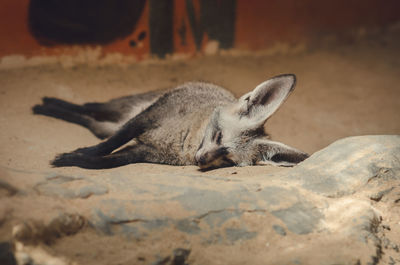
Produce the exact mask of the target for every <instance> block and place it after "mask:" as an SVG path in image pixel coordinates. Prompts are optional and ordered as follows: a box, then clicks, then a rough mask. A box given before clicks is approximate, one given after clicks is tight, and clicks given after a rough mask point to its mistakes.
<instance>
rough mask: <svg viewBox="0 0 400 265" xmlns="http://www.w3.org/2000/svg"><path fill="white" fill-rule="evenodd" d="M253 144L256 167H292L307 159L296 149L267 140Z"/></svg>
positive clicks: (304, 154) (306, 155) (258, 140)
mask: <svg viewBox="0 0 400 265" xmlns="http://www.w3.org/2000/svg"><path fill="white" fill-rule="evenodd" d="M253 144H254V150H255V152H256V153H255V154H254V157H255V158H256V164H258V165H265V164H273V165H278V166H294V165H296V164H298V163H300V162H301V161H303V160H304V159H306V158H308V157H309V156H308V154H306V153H304V152H302V151H300V150H297V149H296V148H293V147H290V146H287V145H285V144H283V143H280V142H275V141H270V140H268V139H257V140H255V141H254V142H253Z"/></svg>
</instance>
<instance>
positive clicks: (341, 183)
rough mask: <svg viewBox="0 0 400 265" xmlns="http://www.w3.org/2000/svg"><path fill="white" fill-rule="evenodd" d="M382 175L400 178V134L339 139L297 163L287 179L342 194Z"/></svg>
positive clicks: (335, 195)
mask: <svg viewBox="0 0 400 265" xmlns="http://www.w3.org/2000/svg"><path fill="white" fill-rule="evenodd" d="M383 172H384V173H383ZM382 174H383V175H382ZM379 176H380V177H381V178H382V177H386V178H387V177H390V178H397V179H398V178H400V136H399V135H386V136H382V135H376V136H356V137H349V138H345V139H341V140H338V141H336V142H334V143H333V144H331V145H329V146H328V147H326V148H324V149H322V150H320V151H318V152H316V153H315V154H313V155H312V156H311V157H310V158H308V159H307V160H305V161H304V162H303V163H301V164H300V165H298V166H296V167H294V168H293V170H291V172H290V173H289V174H288V176H287V177H286V179H289V180H292V181H293V180H295V181H299V182H300V184H301V185H302V187H303V188H305V189H307V190H310V191H313V192H317V193H319V194H322V195H325V196H328V197H340V196H343V195H348V194H351V193H354V192H355V191H356V189H357V187H360V186H362V185H365V184H367V182H368V181H369V180H370V179H372V178H375V177H379Z"/></svg>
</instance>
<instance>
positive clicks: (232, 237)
mask: <svg viewBox="0 0 400 265" xmlns="http://www.w3.org/2000/svg"><path fill="white" fill-rule="evenodd" d="M225 236H226V238H227V239H228V241H230V242H232V243H233V242H235V241H238V240H248V239H252V238H254V237H256V236H257V232H250V231H248V230H247V229H241V228H226V229H225Z"/></svg>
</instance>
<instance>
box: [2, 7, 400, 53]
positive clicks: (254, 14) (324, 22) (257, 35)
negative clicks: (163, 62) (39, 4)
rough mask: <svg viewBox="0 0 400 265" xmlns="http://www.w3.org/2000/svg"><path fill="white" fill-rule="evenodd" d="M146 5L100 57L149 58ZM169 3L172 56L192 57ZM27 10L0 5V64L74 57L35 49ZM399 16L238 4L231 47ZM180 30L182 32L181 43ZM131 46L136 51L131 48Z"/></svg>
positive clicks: (186, 24)
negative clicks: (9, 58)
mask: <svg viewBox="0 0 400 265" xmlns="http://www.w3.org/2000/svg"><path fill="white" fill-rule="evenodd" d="M149 1H150V0H148V1H147V2H146V4H145V6H144V9H143V11H142V13H141V16H140V18H139V20H138V22H137V24H136V27H135V30H134V31H133V32H132V33H131V34H130V35H129V36H127V37H124V38H120V39H117V40H115V41H113V42H111V43H109V44H102V45H101V46H102V48H103V52H104V53H111V52H119V53H123V54H130V55H136V56H138V57H139V58H144V57H145V56H146V55H148V54H149V53H150V38H151V36H150V34H146V36H147V37H145V38H144V39H143V40H141V41H139V40H138V35H139V34H140V33H141V32H147V33H148V32H149ZM192 2H193V6H194V9H195V11H196V21H197V23H199V24H201V22H199V21H200V19H199V17H200V11H199V10H200V9H201V3H202V0H192ZM173 3H174V7H173V29H172V32H173V51H174V52H179V53H181V52H183V53H193V52H195V51H196V42H195V32H194V30H193V27H191V25H190V21H189V16H188V9H187V6H186V0H174V2H173ZM209 3H210V2H209ZM215 3H216V4H215V5H219V6H220V8H221V5H222V6H223V4H224V2H223V0H215ZM28 8H29V0H15V1H0V18H1V23H0V36H1V42H0V58H1V57H3V56H6V55H11V54H22V55H25V56H27V57H31V56H35V55H53V54H60V53H73V50H72V49H70V47H71V45H66V44H60V43H52V45H51V46H48V45H44V44H40V43H39V40H38V39H35V37H34V36H33V35H32V33H31V32H30V30H29V25H28ZM221 10H223V9H221ZM399 10H400V1H397V0H385V1H381V0H337V1H320V0H302V1H298V0H237V1H236V8H235V21H234V28H235V29H234V42H233V47H236V48H241V49H263V48H267V47H268V46H270V45H272V44H274V42H276V41H287V42H297V41H301V40H305V39H307V38H309V37H312V36H318V35H319V34H324V33H340V32H343V31H346V30H349V29H351V28H358V27H367V28H368V27H373V26H385V25H388V24H391V23H394V22H396V21H399V20H400V12H399ZM219 12H220V11H219ZM222 13H223V12H222ZM182 28H183V29H185V30H186V31H185V34H184V38H182V36H183V35H182ZM179 32H180V33H179ZM202 36H203V39H202V41H201V46H200V47H201V49H202V48H204V45H205V44H206V42H207V39H208V34H207V31H205V32H204V33H203V35H202ZM132 42H134V43H135V44H136V45H135V46H133V45H132ZM90 45H96V43H94V44H90Z"/></svg>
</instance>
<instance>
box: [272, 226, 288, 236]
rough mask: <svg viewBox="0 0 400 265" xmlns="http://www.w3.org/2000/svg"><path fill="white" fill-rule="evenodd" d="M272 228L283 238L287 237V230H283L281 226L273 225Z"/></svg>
mask: <svg viewBox="0 0 400 265" xmlns="http://www.w3.org/2000/svg"><path fill="white" fill-rule="evenodd" d="M272 228H273V229H274V230H275V232H276V233H278V234H279V235H281V236H286V231H285V228H283V227H282V226H280V225H273V226H272Z"/></svg>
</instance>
